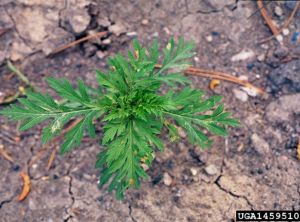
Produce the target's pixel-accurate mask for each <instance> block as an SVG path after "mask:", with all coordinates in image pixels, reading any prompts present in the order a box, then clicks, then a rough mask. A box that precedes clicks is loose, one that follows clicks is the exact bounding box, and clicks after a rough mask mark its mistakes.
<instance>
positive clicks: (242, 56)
mask: <svg viewBox="0 0 300 222" xmlns="http://www.w3.org/2000/svg"><path fill="white" fill-rule="evenodd" d="M254 56H255V53H254V52H253V51H252V50H250V49H245V50H242V51H241V52H239V53H237V54H235V55H233V56H232V57H231V61H232V62H238V61H243V60H247V59H251V58H253V57H254Z"/></svg>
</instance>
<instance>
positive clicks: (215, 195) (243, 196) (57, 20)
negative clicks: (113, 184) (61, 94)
mask: <svg viewBox="0 0 300 222" xmlns="http://www.w3.org/2000/svg"><path fill="white" fill-rule="evenodd" d="M293 4H294V5H295V3H293V2H292V1H291V2H285V3H283V2H276V3H275V2H272V3H270V4H269V5H268V6H267V7H266V8H267V9H268V12H269V14H270V15H272V17H273V19H274V21H276V22H277V23H278V24H279V25H281V24H283V23H284V21H285V20H286V19H287V18H288V16H289V15H290V13H291V11H292V9H293V7H294V5H293ZM256 11H257V5H256V3H255V2H253V1H238V2H237V3H236V1H234V0H226V1H225V0H211V1H208V0H202V1H200V0H199V1H197V0H174V1H168V0H155V1H148V0H140V1H135V0H119V1H116V0H106V1H104V0H103V1H102V0H98V1H96V0H94V1H93V0H64V1H63V0H51V1H42V0H15V1H14V0H1V1H0V28H1V29H8V30H7V31H6V32H5V33H4V34H2V35H1V36H0V79H1V80H0V81H1V82H0V86H1V87H0V98H1V99H2V100H3V98H4V97H7V96H9V95H12V94H14V93H15V92H16V91H18V87H19V86H20V85H22V84H23V83H22V82H20V81H19V80H18V78H17V77H16V76H14V75H11V73H10V71H9V70H8V69H7V67H6V65H5V63H6V60H7V59H9V60H11V61H12V62H13V63H14V64H16V65H17V66H18V67H19V68H20V69H21V70H22V71H23V72H24V73H26V75H27V77H28V78H29V80H30V81H31V82H32V83H33V84H34V85H35V86H37V87H39V88H40V89H41V90H42V91H43V92H46V91H48V90H49V88H48V87H47V85H46V84H45V80H44V77H47V76H54V77H66V78H68V79H71V80H75V79H76V78H82V79H84V80H85V81H86V82H87V83H88V84H90V85H92V86H94V85H95V76H94V70H95V69H96V68H99V69H102V70H105V69H106V68H107V67H106V62H105V61H106V59H107V57H108V56H110V55H114V54H115V53H116V52H118V51H122V52H125V50H126V49H127V47H128V46H129V45H130V42H131V39H133V38H138V39H139V40H140V41H141V42H142V43H143V44H145V45H147V44H149V42H150V41H151V40H152V39H153V38H158V40H159V42H160V43H162V44H164V43H165V42H166V41H167V39H168V38H169V37H170V36H172V35H174V36H175V37H179V36H182V35H183V36H184V37H185V38H186V39H188V40H193V41H195V42H196V44H197V55H196V57H195V58H194V66H196V67H201V68H208V69H215V70H220V71H224V72H228V73H231V74H234V75H236V76H242V78H247V79H248V80H249V81H250V82H252V83H254V84H255V85H257V86H261V87H263V88H265V89H266V91H267V92H268V96H267V97H264V98H262V97H261V96H256V97H251V96H249V95H248V94H247V93H246V92H245V91H243V90H241V88H240V87H239V86H237V85H235V84H232V83H226V82H222V83H221V85H220V86H219V87H218V88H216V89H215V90H214V91H211V90H209V89H208V84H209V80H207V79H203V78H199V77H193V86H194V87H196V88H201V89H204V90H207V93H208V94H214V93H217V94H223V95H224V96H225V104H226V108H227V109H228V110H231V111H232V112H233V113H234V116H235V117H237V118H239V119H240V120H241V122H242V127H241V128H240V129H231V130H230V136H229V137H228V138H226V139H222V138H215V143H214V145H213V147H212V149H210V150H200V149H199V148H198V147H194V146H191V145H189V144H188V143H187V141H186V139H185V135H184V134H182V135H181V136H182V140H181V142H179V143H177V144H170V143H168V144H167V145H166V150H165V152H164V153H159V154H157V158H156V160H155V162H154V165H153V167H152V168H151V169H149V171H148V172H149V174H150V176H151V179H150V180H149V181H144V182H143V183H142V188H141V189H140V190H130V191H128V192H127V196H126V199H125V200H124V201H122V202H120V201H117V200H115V198H114V195H112V194H109V193H108V192H107V191H106V189H105V188H104V189H98V188H97V180H98V174H99V173H98V172H97V171H96V170H95V169H94V163H95V160H96V154H97V153H98V152H99V150H101V146H100V145H98V144H97V142H95V141H86V142H84V143H83V144H82V145H81V146H80V148H78V149H77V150H74V151H73V152H71V153H69V154H67V155H65V156H58V157H57V158H56V159H55V161H54V164H53V167H52V168H51V169H50V170H49V171H47V170H46V168H47V162H48V159H49V156H50V154H51V152H52V150H53V149H54V148H55V147H51V148H49V149H48V150H47V151H46V152H44V153H43V155H42V156H41V158H40V159H39V160H38V161H37V162H36V163H34V164H33V165H32V166H29V163H30V162H31V161H32V160H33V158H34V156H36V155H37V153H38V152H39V151H40V150H41V148H42V145H41V142H40V135H41V127H38V128H35V129H33V130H30V131H27V132H22V133H20V132H18V130H17V125H16V124H14V123H9V122H8V121H7V119H5V118H3V117H0V122H1V125H0V126H1V130H0V144H2V145H3V146H4V147H5V149H6V150H7V151H9V152H10V153H11V154H12V156H13V157H14V160H15V163H14V164H12V163H10V162H8V161H6V160H5V159H3V158H2V157H0V159H1V160H0V171H1V178H0V221H5V222H14V221H16V222H20V221H30V222H31V221H32V222H41V221H46V222H58V221H69V222H71V221H72V222H73V221H74V222H75V221H101V222H104V221H109V222H111V221H113V222H115V221H128V222H130V221H133V222H148V221H149V222H152V221H172V222H173V221H180V222H184V221H186V222H187V221H189V222H191V221H213V222H217V221H228V222H229V221H234V220H235V219H234V218H235V211H236V210H241V209H244V210H251V209H255V210H300V201H299V200H300V180H299V172H300V161H299V160H298V159H297V152H296V147H297V143H298V138H299V134H300V119H299V116H300V104H299V101H300V59H299V54H300V47H299V39H298V42H297V32H298V34H299V29H300V27H299V25H300V12H298V14H296V16H295V17H294V19H293V21H292V23H291V24H290V25H289V27H288V28H287V30H285V32H284V34H283V35H282V41H281V42H280V41H278V40H276V39H272V40H271V41H268V42H266V43H260V40H262V39H264V38H266V37H269V36H270V35H271V32H270V30H269V28H268V27H267V26H266V25H265V23H264V21H263V19H262V17H261V15H260V12H257V13H255V12H256ZM253 13H255V14H254V15H253V16H251V15H252V14H253ZM249 16H251V17H250V18H249ZM105 30H109V31H111V33H110V34H109V35H107V36H106V37H103V38H101V40H100V41H96V40H94V41H89V42H85V43H82V44H80V45H77V46H75V47H73V48H70V49H68V50H66V51H64V52H62V53H60V54H57V55H54V56H52V57H49V56H47V55H49V54H50V53H51V52H52V51H53V50H54V49H55V48H56V47H58V46H61V45H64V44H66V43H68V42H70V41H73V40H75V39H79V38H81V37H84V36H86V35H87V34H88V33H91V32H93V31H94V32H95V31H105ZM295 39H296V40H295ZM279 40H280V39H279ZM241 53H242V54H241ZM4 107H5V105H1V108H4ZM99 137H101V127H99ZM21 171H27V172H28V173H29V175H30V177H31V180H32V181H31V182H32V190H31V192H30V194H29V196H28V197H27V198H26V199H25V201H23V202H18V201H17V196H18V194H19V193H20V191H21V188H22V181H21V178H20V176H19V173H20V172H21Z"/></svg>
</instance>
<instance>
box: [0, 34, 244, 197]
mask: <svg viewBox="0 0 300 222" xmlns="http://www.w3.org/2000/svg"><path fill="white" fill-rule="evenodd" d="M193 48H194V46H193V44H191V43H189V42H187V43H185V42H184V41H183V39H179V42H178V44H175V42H174V40H173V39H170V41H169V42H168V44H167V46H166V47H165V48H164V49H163V50H162V58H160V53H159V47H158V43H157V41H154V42H153V43H152V46H151V48H150V49H149V50H147V49H146V48H143V47H142V46H141V45H140V44H139V43H138V42H137V41H133V51H128V57H127V58H125V57H124V56H122V55H121V54H117V55H116V56H115V57H114V58H110V59H109V60H108V64H109V65H110V69H109V71H108V73H107V74H104V73H103V72H101V71H99V70H97V71H96V76H97V80H98V83H99V88H97V89H93V88H91V87H88V86H87V85H85V84H84V83H83V81H81V80H79V81H78V83H77V87H76V88H74V87H73V86H72V85H71V83H70V82H69V81H68V80H66V79H56V78H47V81H48V83H49V86H50V87H51V88H52V89H53V90H54V91H56V93H57V94H58V95H59V96H60V97H61V98H62V99H63V100H64V102H63V103H58V102H57V101H56V100H54V99H53V98H52V97H51V96H50V95H49V94H41V93H28V94H27V98H20V99H19V103H20V105H15V104H13V105H11V106H10V107H8V108H6V109H3V110H2V111H1V114H3V115H5V116H8V117H9V118H10V119H12V120H20V121H21V126H20V130H27V129H30V128H32V127H34V126H36V125H37V124H39V123H41V122H44V121H48V123H49V125H48V126H47V127H45V128H44V129H43V131H42V136H41V140H42V143H47V142H49V141H50V140H51V139H52V138H53V137H55V136H57V135H58V134H59V133H61V131H62V129H63V128H64V126H65V125H66V124H67V123H68V122H69V121H70V120H71V119H74V118H80V121H79V122H78V124H77V125H76V126H75V127H73V128H72V129H71V130H70V131H68V132H67V133H66V134H65V136H64V142H63V143H62V145H61V149H60V153H61V154H64V153H66V152H69V151H71V150H72V149H73V148H74V147H76V146H79V145H80V143H81V140H82V138H83V136H84V133H85V131H87V133H88V135H89V136H90V137H95V136H96V133H95V128H94V121H95V120H96V119H101V121H102V122H104V127H103V130H104V134H103V137H102V140H101V144H102V145H103V147H104V149H103V150H102V151H101V152H100V153H99V154H98V156H97V162H96V167H97V168H100V170H101V177H100V182H99V183H100V186H103V185H104V184H106V183H109V186H108V189H109V191H113V190H116V196H117V198H119V199H121V198H123V195H124V191H126V189H128V188H130V187H135V188H138V187H139V186H140V178H144V179H146V178H147V177H148V176H147V173H146V172H145V170H144V168H143V166H144V165H145V164H147V165H148V166H150V165H151V163H152V161H153V159H154V153H155V151H156V150H160V151H162V150H163V149H164V145H163V142H162V141H161V139H160V138H159V135H160V133H161V132H162V128H163V127H165V128H166V129H167V130H168V133H169V137H170V140H171V141H174V140H175V139H176V138H177V137H178V132H177V129H178V127H181V128H182V129H184V130H185V131H186V133H187V135H188V139H189V141H190V142H191V143H192V144H198V145H199V146H200V147H209V146H210V145H211V143H212V141H211V140H210V139H209V138H208V136H207V135H205V134H204V132H203V129H206V131H209V132H210V133H211V134H215V135H219V136H226V135H227V131H226V126H227V125H230V126H238V125H239V122H238V121H237V120H235V119H233V118H231V117H230V115H231V114H230V113H229V112H225V111H224V105H223V104H220V103H219V102H220V100H221V98H222V97H221V96H212V97H210V98H208V99H205V98H203V91H201V90H198V89H192V88H190V87H189V86H186V87H185V88H184V87H181V88H183V89H182V90H180V89H179V88H177V85H179V84H181V85H187V84H189V83H190V81H189V80H188V79H187V78H186V77H185V76H183V75H182V74H181V73H180V70H183V69H185V68H186V67H187V66H188V65H189V63H188V62H187V60H188V59H189V58H191V57H192V56H193V55H194V53H193ZM159 61H161V65H160V66H157V64H158V63H159ZM162 85H164V86H166V87H165V89H168V90H167V92H165V93H163V90H161V87H162ZM164 91H166V90H164ZM201 129H202V130H201Z"/></svg>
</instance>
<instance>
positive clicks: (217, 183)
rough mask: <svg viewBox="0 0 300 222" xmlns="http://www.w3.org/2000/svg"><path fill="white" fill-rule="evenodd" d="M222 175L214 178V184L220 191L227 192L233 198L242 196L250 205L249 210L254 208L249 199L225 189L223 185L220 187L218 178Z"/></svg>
mask: <svg viewBox="0 0 300 222" xmlns="http://www.w3.org/2000/svg"><path fill="white" fill-rule="evenodd" d="M221 177H222V175H220V176H218V178H217V179H216V180H215V182H214V184H215V185H216V186H217V187H218V188H219V189H220V190H222V191H224V192H225V193H227V194H228V195H230V196H232V197H234V198H242V199H244V200H245V201H246V202H247V204H248V205H249V206H250V208H251V210H254V206H253V204H252V203H251V202H250V201H249V199H248V198H247V197H245V196H240V195H237V194H235V193H233V192H231V191H229V190H227V189H225V188H224V187H222V185H221V184H220V179H221Z"/></svg>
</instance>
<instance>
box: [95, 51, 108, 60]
mask: <svg viewBox="0 0 300 222" xmlns="http://www.w3.org/2000/svg"><path fill="white" fill-rule="evenodd" d="M96 56H97V57H98V58H99V59H103V58H104V57H105V56H106V53H104V52H103V51H97V53H96Z"/></svg>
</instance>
